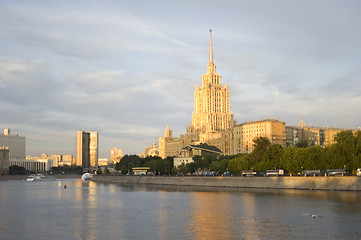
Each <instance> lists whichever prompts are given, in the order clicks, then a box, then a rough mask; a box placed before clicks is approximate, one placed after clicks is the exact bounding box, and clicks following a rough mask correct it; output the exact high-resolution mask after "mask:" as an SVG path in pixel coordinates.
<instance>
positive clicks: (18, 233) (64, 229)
mask: <svg viewBox="0 0 361 240" xmlns="http://www.w3.org/2000/svg"><path fill="white" fill-rule="evenodd" d="M64 185H67V188H66V189H65V188H64ZM45 193H46V194H45ZM0 204H1V213H2V217H1V218H0V224H1V226H0V231H1V235H0V239H22V238H24V236H27V238H28V239H55V240H58V239H200V240H202V239H306V238H316V239H327V238H328V239H352V238H355V236H356V238H357V237H358V236H360V234H361V230H360V229H359V226H360V224H361V214H360V213H361V193H360V192H325V191H299V190H286V191H282V190H251V189H225V188H195V187H189V188H188V187H181V188H179V187H165V186H141V185H136V186H134V187H133V186H130V185H127V186H126V185H117V184H101V183H94V182H81V181H80V180H78V179H77V180H59V181H54V182H38V183H35V182H34V183H28V182H26V181H13V182H11V181H9V182H1V181H0ZM305 214H318V215H322V216H323V218H317V219H313V218H312V217H310V215H305Z"/></svg>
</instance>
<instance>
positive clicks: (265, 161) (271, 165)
mask: <svg viewBox="0 0 361 240" xmlns="http://www.w3.org/2000/svg"><path fill="white" fill-rule="evenodd" d="M282 155H283V148H282V146H281V145H279V144H272V145H270V146H269V147H268V148H267V150H266V151H265V153H264V154H263V157H262V161H261V162H259V163H258V164H256V167H255V169H256V170H257V171H265V170H267V169H279V168H280V167H281V166H280V164H281V161H280V159H281V157H282Z"/></svg>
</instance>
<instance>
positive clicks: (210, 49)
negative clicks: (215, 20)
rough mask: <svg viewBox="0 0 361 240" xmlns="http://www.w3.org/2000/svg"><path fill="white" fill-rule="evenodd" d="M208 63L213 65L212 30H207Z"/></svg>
mask: <svg viewBox="0 0 361 240" xmlns="http://www.w3.org/2000/svg"><path fill="white" fill-rule="evenodd" d="M209 63H213V49H212V29H209Z"/></svg>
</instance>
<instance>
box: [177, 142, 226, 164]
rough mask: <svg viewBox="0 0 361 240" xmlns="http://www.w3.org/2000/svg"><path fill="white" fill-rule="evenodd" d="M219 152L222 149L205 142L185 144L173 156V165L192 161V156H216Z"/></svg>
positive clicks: (220, 152)
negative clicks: (175, 155)
mask: <svg viewBox="0 0 361 240" xmlns="http://www.w3.org/2000/svg"><path fill="white" fill-rule="evenodd" d="M221 154H222V151H221V150H219V149H218V148H217V147H215V146H209V145H207V144H200V145H187V146H185V147H183V148H182V149H181V150H180V152H179V154H178V157H175V158H174V166H175V167H178V166H179V165H181V164H182V163H184V164H187V163H192V162H194V159H193V158H194V157H195V156H202V157H206V156H211V155H212V156H217V157H218V156H220V155H221Z"/></svg>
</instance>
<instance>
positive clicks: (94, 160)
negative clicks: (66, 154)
mask: <svg viewBox="0 0 361 240" xmlns="http://www.w3.org/2000/svg"><path fill="white" fill-rule="evenodd" d="M76 165H77V166H81V167H83V168H95V169H96V168H98V132H84V131H78V132H77V133H76Z"/></svg>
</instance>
